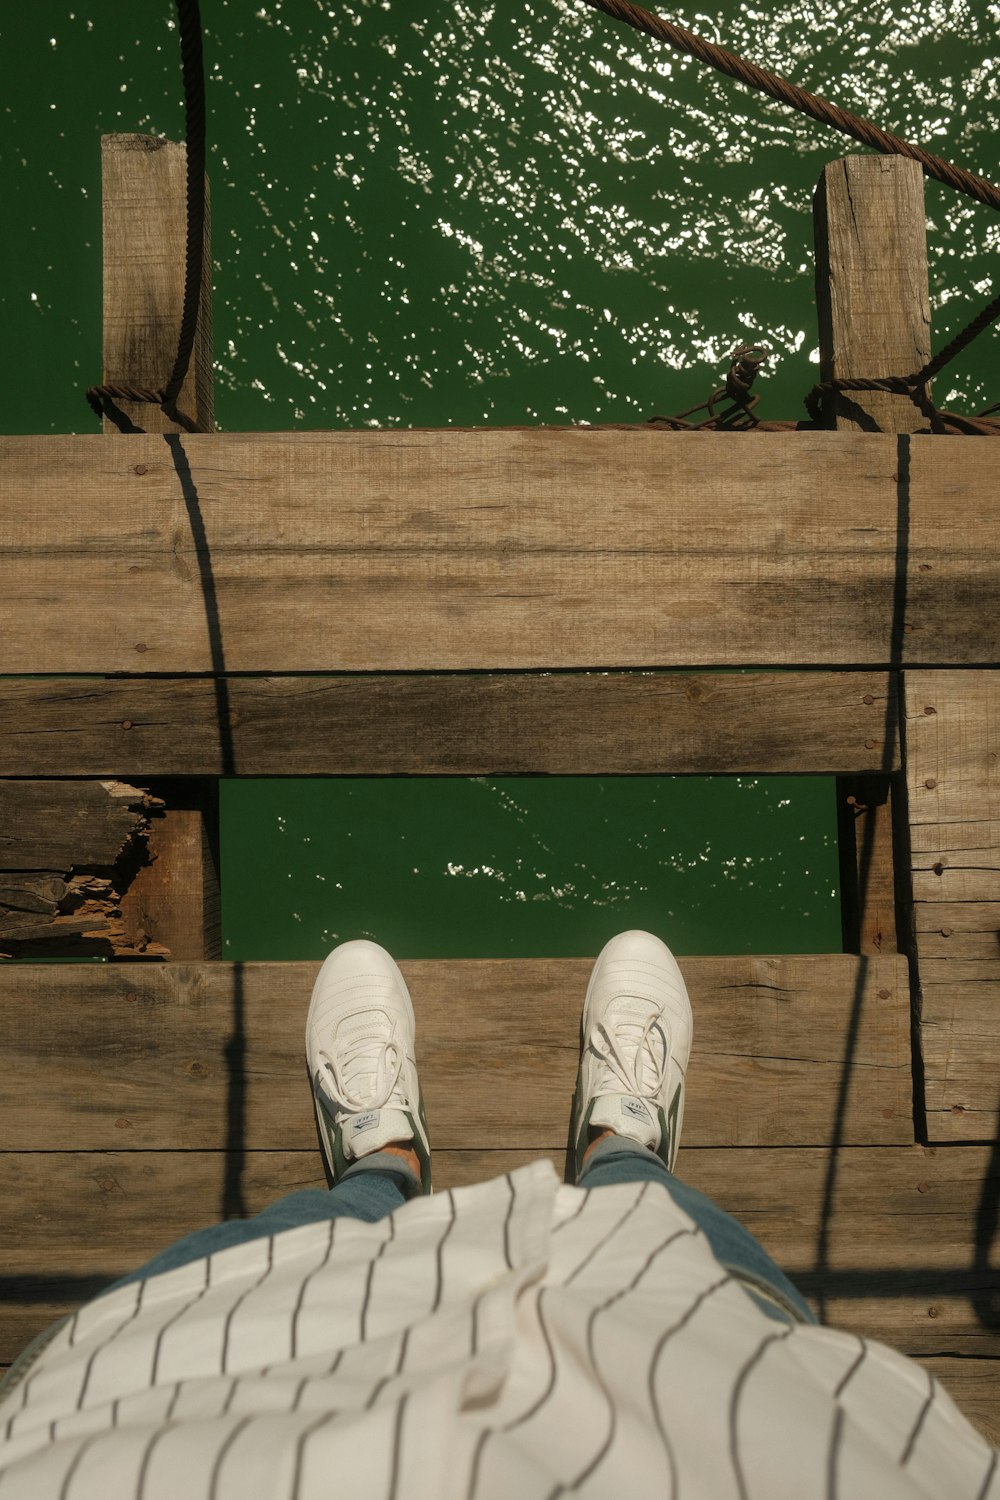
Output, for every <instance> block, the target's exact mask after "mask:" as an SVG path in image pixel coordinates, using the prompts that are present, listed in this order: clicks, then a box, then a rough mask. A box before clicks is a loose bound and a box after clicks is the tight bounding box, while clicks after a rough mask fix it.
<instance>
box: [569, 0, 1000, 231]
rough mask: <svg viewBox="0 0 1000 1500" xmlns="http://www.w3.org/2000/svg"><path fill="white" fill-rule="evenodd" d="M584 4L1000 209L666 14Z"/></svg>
mask: <svg viewBox="0 0 1000 1500" xmlns="http://www.w3.org/2000/svg"><path fill="white" fill-rule="evenodd" d="M584 4H585V5H589V6H591V7H592V9H594V10H600V11H603V12H604V14H605V15H607V16H611V17H612V18H613V19H614V20H616V21H623V22H624V23H625V25H626V26H631V27H633V28H634V30H636V31H644V32H646V33H647V34H648V35H649V36H653V37H656V39H657V40H658V41H661V42H666V43H667V45H668V46H670V47H674V48H676V49H677V51H678V52H684V53H687V55H688V56H689V57H697V58H698V59H699V60H700V61H701V62H706V63H709V64H710V66H711V67H713V68H718V70H719V71H720V72H721V73H728V75H729V77H730V78H735V79H736V80H737V82H738V83H743V84H746V86H747V88H751V89H757V90H759V92H760V93H762V94H769V95H770V97H771V98H772V99H777V100H778V102H779V104H787V105H789V106H790V108H792V109H797V110H799V111H801V113H802V114H804V115H810V116H811V117H812V118H813V119H814V120H819V122H820V123H821V124H822V125H830V126H832V127H833V129H834V130H839V131H840V132H841V133H842V134H843V135H850V136H853V137H854V139H855V140H858V141H861V143H862V145H865V146H871V148H872V149H873V150H874V151H881V152H883V153H884V154H885V155H887V156H892V155H898V156H910V157H912V158H913V160H914V161H918V162H919V163H920V165H921V166H922V167H923V169H924V171H925V172H926V173H927V174H928V176H929V177H936V178H937V180H938V182H944V183H946V184H947V185H948V186H949V187H953V188H955V189H956V191H957V192H959V193H966V194H967V195H968V196H969V197H970V198H976V199H977V200H978V201H979V202H980V203H988V204H989V205H990V207H991V208H996V209H1000V188H998V187H995V186H994V184H993V183H992V182H988V181H987V180H986V178H985V177H978V176H976V175H975V174H974V173H972V172H966V171H965V170H964V169H963V168H962V167H956V166H954V165H953V164H952V163H951V162H947V161H942V159H941V158H940V157H939V156H932V155H931V153H930V152H929V151H925V150H924V149H923V147H922V146H915V145H914V144H913V143H912V142H911V141H904V140H903V139H902V138H901V137H900V136H898V135H893V134H892V133H891V131H888V130H881V129H880V128H879V126H877V125H874V124H873V123H872V121H871V120H864V119H861V118H859V116H858V115H852V114H851V113H850V111H849V110H846V109H838V107H837V106H836V105H835V104H831V103H830V101H829V100H828V99H822V98H820V96H819V95H818V94H810V93H808V92H807V91H806V90H805V89H800V88H798V87H797V86H796V85H795V84H794V83H789V81H788V79H787V78H781V77H779V75H778V74H777V73H768V72H766V71H765V69H763V68H758V67H757V66H756V65H755V64H754V63H750V62H747V61H746V59H745V58H743V57H738V56H737V55H736V53H735V52H729V51H727V49H726V48H725V47H716V46H715V44H714V43H713V42H707V41H706V40H705V39H704V37H700V36H697V35H696V34H695V33H694V32H693V31H687V30H686V29H685V28H684V27H683V26H675V25H674V23H673V22H672V21H666V20H664V18H663V17H662V16H655V15H653V14H652V13H651V12H650V11H648V10H643V9H642V7H641V6H639V5H632V4H631V3H630V0H584Z"/></svg>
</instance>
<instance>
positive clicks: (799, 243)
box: [0, 0, 1000, 431]
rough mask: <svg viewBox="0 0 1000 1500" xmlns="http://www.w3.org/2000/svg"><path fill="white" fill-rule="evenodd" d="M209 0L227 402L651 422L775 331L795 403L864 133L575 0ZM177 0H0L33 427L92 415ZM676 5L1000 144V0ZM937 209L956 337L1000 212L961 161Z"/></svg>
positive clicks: (953, 397) (922, 116)
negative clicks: (838, 184)
mask: <svg viewBox="0 0 1000 1500" xmlns="http://www.w3.org/2000/svg"><path fill="white" fill-rule="evenodd" d="M202 10H203V17H204V21H205V26H206V32H207V35H206V66H207V74H208V78H209V109H210V141H211V157H210V163H211V165H210V171H211V177H212V189H213V204H214V219H215V258H216V276H215V285H216V293H215V317H216V331H217V338H216V347H217V353H218V360H219V368H218V382H219V387H220V389H219V393H218V402H217V406H218V412H219V419H220V422H221V424H222V425H223V426H224V427H225V426H228V427H231V428H234V429H236V428H244V429H254V428H282V427H291V426H296V425H307V426H313V427H323V426H333V425H341V426H342V425H350V426H357V425H360V424H365V423H368V424H370V425H381V426H385V425H399V424H403V425H407V424H415V425H431V426H435V425H443V424H447V423H448V422H449V421H451V422H454V423H456V424H470V423H482V422H537V421H545V422H600V421H609V420H642V419H644V418H645V417H647V416H649V415H651V414H652V413H653V412H654V411H665V410H675V409H679V408H680V407H683V406H688V405H690V404H691V403H692V402H693V401H694V400H696V399H700V398H701V397H702V396H703V395H704V394H705V393H706V392H707V390H708V389H709V388H711V386H712V385H713V384H715V383H716V379H717V376H718V373H719V366H720V364H721V363H722V362H723V361H724V359H725V356H726V355H727V353H728V352H729V351H730V349H732V348H733V347H734V346H735V345H737V344H739V343H743V342H748V341H763V342H765V343H767V344H769V345H770V346H771V347H772V349H773V350H774V357H773V360H772V368H771V372H770V373H769V374H768V375H765V376H764V377H763V379H762V382H761V391H762V394H763V396H764V402H765V410H764V411H763V412H762V414H763V415H765V416H770V417H797V416H800V415H801V414H802V412H801V397H802V394H803V393H804V392H805V390H806V389H808V387H809V385H810V384H811V383H812V381H813V379H814V378H815V365H814V362H815V357H816V352H815V345H816V325H815V315H814V309H813V287H812V226H811V194H812V189H813V186H814V184H815V182H816V179H817V178H818V176H819V174H820V171H821V170H822V167H823V165H824V163H825V162H826V161H828V160H830V159H832V158H833V157H836V156H839V155H843V154H845V153H846V152H849V151H855V150H858V149H860V148H859V147H857V146H856V144H855V143H853V142H851V141H848V140H846V139H845V138H843V137H840V136H838V135H836V133H834V132H831V131H828V130H825V129H824V128H823V127H821V126H819V125H817V124H814V123H813V122H811V121H809V120H806V119H804V118H803V117H800V116H797V115H795V114H793V113H791V112H789V111H787V110H785V109H784V108H783V107H781V106H779V105H777V104H775V103H773V102H771V101H769V100H766V99H764V98H762V97H759V96H757V95H755V94H752V93H750V92H749V91H747V90H745V89H744V88H742V87H741V86H739V85H738V84H735V83H734V82H733V81H731V80H729V79H727V78H724V77H722V76H721V75H719V74H716V73H714V72H713V71H712V70H711V69H708V68H705V67H703V66H702V65H701V64H698V63H695V62H693V61H692V60H690V59H686V58H681V57H679V56H678V55H676V54H674V53H672V52H670V51H669V50H668V49H666V48H664V47H661V46H659V45H657V44H656V43H654V42H653V41H651V40H650V39H648V38H643V37H640V36H637V35H636V34H635V33H632V32H630V31H628V30H627V29H625V28H623V27H621V26H618V25H616V24H614V23H612V22H610V21H609V20H608V19H607V18H606V17H604V16H602V15H599V14H596V13H595V12H593V11H591V10H590V9H589V8H587V7H586V6H584V5H583V4H581V3H579V0H546V3H545V4H544V5H543V4H539V5H535V6H516V7H503V6H499V5H497V4H495V3H487V4H472V3H469V0H427V3H425V4H424V5H422V6H419V7H415V6H413V4H412V0H338V4H336V5H333V4H332V3H321V0H273V3H271V4H266V5H262V6H260V7H258V8H256V9H251V8H249V7H247V6H246V5H244V4H243V3H242V0H240V3H237V0H204V4H203V7H202ZM169 12H170V7H168V6H166V5H164V6H148V7H140V8H138V9H135V8H133V9H131V10H129V11H128V13H127V15H126V14H125V13H124V12H119V11H118V10H117V9H111V10H101V9H98V10H97V11H95V12H93V13H92V14H85V13H84V12H83V11H82V10H80V9H77V7H76V5H75V4H73V3H67V4H65V5H61V4H52V5H48V6H45V7H21V8H17V9H13V10H11V11H10V12H8V13H6V14H5V15H4V17H3V19H2V21H0V34H2V35H3V37H4V40H5V41H6V42H7V43H8V55H16V56H17V57H18V60H19V79H18V84H19V90H20V91H19V92H18V93H17V95H16V97H15V99H14V103H9V104H8V105H7V106H6V112H7V120H8V123H7V138H8V150H7V152H6V154H5V158H4V161H3V164H2V167H0V170H2V172H3V177H4V183H5V191H6V192H7V195H8V201H9V202H10V203H11V205H12V209H13V213H12V223H16V224H17V225H18V226H19V227H18V233H17V235H16V236H15V237H14V238H15V239H16V245H14V246H13V247H12V249H13V253H14V254H15V255H16V257H17V265H18V268H19V270H18V274H17V276H16V278H15V284H14V287H13V288H12V289H11V291H10V294H9V301H10V303H11V305H10V307H9V314H10V315H11V328H12V333H13V338H14V345H15V347H14V349H13V350H12V358H13V360H14V362H15V363H16V365H17V367H18V368H19V369H20V370H22V371H23V372H24V373H25V375H26V376H27V379H26V380H25V381H22V382H20V383H19V384H20V386H21V389H20V390H19V391H18V392H17V393H15V398H14V408H13V413H14V415H13V422H14V427H13V430H25V431H33V430H39V427H40V426H42V428H43V430H44V428H45V427H48V426H49V425H50V424H51V426H52V427H54V428H55V429H56V430H60V429H65V428H77V429H79V430H85V431H89V430H92V427H91V426H89V425H88V418H87V415H86V409H85V408H84V407H83V405H82V396H81V395H80V391H81V388H82V387H83V386H85V385H86V384H88V383H89V382H90V381H91V380H92V379H95V378H96V377H97V374H98V373H99V369H98V366H99V356H98V350H99V315H100V314H99V277H100V184H99V167H98V153H97V135H98V132H99V131H101V130H142V131H151V132H157V133H164V134H170V135H173V136H175V137H177V136H179V135H180V134H181V133H182V128H183V114H182V109H181V97H180V82H179V66H178V61H177V56H176V35H175V33H174V30H173V21H172V19H171V18H170V13H169ZM670 14H672V15H673V16H674V17H675V18H676V19H677V20H679V21H680V22H682V23H683V24H685V25H688V26H691V27H692V28H693V29H695V30H697V31H700V32H701V33H702V34H704V35H706V36H708V37H710V38H712V39H713V40H718V41H721V42H723V43H724V44H725V45H728V46H730V47H731V48H732V49H733V50H735V51H737V52H740V53H743V54H744V55H746V56H747V57H749V58H751V59H753V60H755V61H757V62H759V63H761V64H762V65H763V66H765V67H769V68H772V69H774V70H776V71H778V72H781V73H783V74H785V75H786V76H788V77H790V78H792V79H793V80H794V81H795V82H798V83H800V84H802V85H803V86H804V87H806V88H809V89H811V90H813V91H814V92H818V93H821V94H824V95H826V96H827V97H830V98H832V99H834V100H835V101H836V102H839V103H842V104H844V105H845V106H846V107H848V108H851V109H854V110H857V111H860V112H862V113H868V114H870V115H871V116H872V117H873V118H875V119H876V120H877V121H878V122H879V123H882V124H884V125H885V126H887V127H888V128H890V129H895V130H897V131H899V132H900V133H901V134H903V135H908V136H910V137H911V138H913V139H916V140H919V141H921V142H922V143H924V144H926V145H927V146H928V147H929V149H931V150H934V151H936V152H937V153H939V154H942V155H944V156H950V157H952V158H953V159H954V160H957V161H959V162H961V163H962V164H963V165H965V166H967V167H970V168H972V169H973V170H977V171H982V172H985V173H986V175H987V176H989V175H990V173H991V172H993V171H994V168H995V162H994V160H993V157H994V155H995V153H994V152H993V151H992V148H989V149H987V148H988V147H989V143H990V142H991V141H993V140H995V139H996V132H997V126H998V119H997V116H998V103H997V95H998V90H997V79H996V65H995V56H994V55H993V54H994V53H995V21H996V11H995V6H994V5H993V4H992V3H991V0H969V3H965V0H961V3H953V4H942V3H934V4H930V5H926V4H925V5H921V6H919V7H918V6H916V5H913V4H908V3H907V4H901V3H893V4H885V5H881V6H869V5H857V4H855V5H838V6H823V5H816V4H810V5H807V6H806V8H805V9H803V7H802V6H801V5H800V4H796V5H792V4H790V3H779V4H769V5H767V6H763V7H762V6H748V7H746V8H743V9H736V10H734V9H733V8H731V7H726V8H725V9H722V8H717V9H715V10H712V9H708V10H704V9H702V10H697V11H693V12H687V11H680V12H677V11H670ZM12 97H14V96H12ZM927 204H928V216H929V251H930V262H931V288H932V303H933V306H934V313H935V318H934V325H935V342H936V345H937V346H940V344H941V343H942V342H943V341H944V340H945V338H946V337H948V336H949V335H950V334H952V333H954V332H955V331H957V329H958V328H959V327H960V326H962V325H963V324H964V322H965V321H967V319H968V317H969V316H970V315H971V314H972V312H974V311H975V310H977V302H978V301H980V300H981V299H982V297H983V296H984V295H985V294H986V292H987V290H988V287H989V284H990V278H991V275H992V269H993V267H992V259H993V256H994V252H995V250H996V247H997V243H998V241H1000V226H998V224H997V221H996V218H995V216H993V215H991V213H990V211H989V210H988V209H985V208H982V207H980V206H977V205H975V204H973V203H970V202H969V201H968V200H966V199H964V198H962V197H960V196H959V195H958V194H955V193H953V192H951V191H949V190H947V189H945V188H943V187H941V186H939V185H938V184H936V183H928V185H927ZM29 266H30V274H29V272H28V270H27V269H26V268H27V267H29ZM83 288H86V295H83ZM46 336H47V337H48V339H49V341H50V343H51V345H52V348H51V352H49V351H46V354H45V355H44V357H43V355H42V354H41V353H40V352H39V351H38V343H39V340H40V339H41V340H44V339H45V338H46ZM988 354H989V341H988V339H987V340H983V341H981V342H980V344H979V346H978V347H977V348H976V349H975V350H974V351H972V352H970V353H969V354H967V355H965V356H963V358H962V361H961V363H960V364H959V365H958V366H956V367H955V368H954V370H953V371H950V372H949V373H948V374H947V376H946V377H944V378H943V379H942V381H941V382H940V383H939V389H938V398H939V400H940V401H941V403H942V404H948V405H955V404H956V403H957V404H958V405H959V406H960V407H963V408H964V409H966V410H970V411H972V410H976V409H978V408H979V407H980V406H982V405H986V404H988V403H989V402H990V401H992V400H995V399H996V398H997V396H998V395H1000V393H998V392H997V391H996V390H994V389H993V387H992V385H989V384H988V376H989V373H990V371H989V364H988ZM43 368H44V370H45V372H46V389H47V390H48V391H51V392H53V394H54V403H50V409H49V410H47V411H46V414H45V418H44V422H40V420H39V415H38V406H39V401H38V391H37V388H36V389H34V391H33V382H34V380H35V378H36V376H37V378H38V379H41V373H42V369H43Z"/></svg>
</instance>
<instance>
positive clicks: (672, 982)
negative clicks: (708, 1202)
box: [573, 931, 694, 1180]
mask: <svg viewBox="0 0 1000 1500" xmlns="http://www.w3.org/2000/svg"><path fill="white" fill-rule="evenodd" d="M693 1032H694V1022H693V1017H692V1014H691V1001H690V1000H689V999H688V992H687V988H686V987H685V984H684V979H683V977H682V975H681V971H680V969H679V968H678V967H677V962H676V960H675V958H674V956H673V954H672V953H671V951H670V949H669V948H668V947H667V945H666V944H665V943H662V942H661V941H660V939H659V938H658V937H654V936H653V934H652V933H651V932H638V931H633V932H620V933H619V934H618V935H617V937H613V938H612V939H611V941H610V943H607V944H606V945H605V947H604V948H603V949H602V951H601V953H600V955H599V957H598V959H597V962H596V964H595V965H594V970H593V973H592V974H591V976H590V984H589V985H588V986H587V996H586V999H585V1000H584V1003H583V1019H582V1023H581V1033H580V1052H581V1055H580V1071H579V1074H578V1077H577V1085H576V1094H575V1095H574V1099H573V1157H574V1165H575V1168H576V1179H575V1180H579V1177H580V1173H581V1171H582V1170H583V1157H584V1153H585V1151H586V1150H587V1147H588V1146H589V1145H590V1131H591V1129H592V1128H593V1129H597V1128H601V1129H603V1128H605V1127H608V1128H610V1129H611V1130H613V1131H615V1132H616V1133H617V1134H618V1135H622V1136H627V1137H628V1138H629V1139H630V1140H633V1141H638V1142H640V1144H641V1145H643V1146H648V1147H649V1148H650V1150H652V1151H655V1152H656V1154H657V1156H658V1157H659V1158H660V1160H661V1161H662V1162H663V1163H664V1165H665V1166H666V1167H667V1169H668V1170H669V1171H671V1172H672V1171H673V1169H674V1162H675V1161H676V1159H677V1148H678V1146H679V1145H680V1138H681V1125H682V1123H683V1119H684V1076H685V1073H686V1072H687V1065H688V1058H689V1057H690V1055H691V1039H692V1035H693Z"/></svg>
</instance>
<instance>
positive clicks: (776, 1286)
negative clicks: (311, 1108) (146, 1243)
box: [101, 1136, 816, 1324]
mask: <svg viewBox="0 0 1000 1500" xmlns="http://www.w3.org/2000/svg"><path fill="white" fill-rule="evenodd" d="M618 1182H662V1184H663V1186H664V1187H665V1188H666V1190H667V1192H668V1193H669V1194H670V1196H671V1197H672V1198H673V1200H674V1202H675V1203H676V1204H677V1205H678V1207H679V1208H682V1209H683V1210H684V1212H685V1213H686V1214H688V1215H690V1217H691V1218H692V1219H693V1220H694V1221H695V1223H696V1224H697V1225H698V1226H699V1227H700V1228H701V1230H702V1231H703V1233H704V1235H705V1238H706V1239H707V1240H708V1243H709V1244H710V1245H711V1247H712V1251H713V1253H714V1255H715V1257H716V1259H717V1260H718V1261H719V1262H720V1263H721V1265H722V1266H723V1267H724V1269H726V1270H731V1271H734V1272H736V1273H737V1274H738V1275H739V1277H740V1279H741V1283H742V1284H743V1286H744V1290H746V1292H747V1295H748V1296H750V1297H751V1298H752V1299H753V1301H754V1302H755V1303H756V1304H757V1306H758V1307H759V1308H760V1309H761V1311H762V1312H764V1313H766V1314H767V1316H768V1317H769V1318H773V1319H775V1320H776V1321H778V1322H780V1323H786V1324H788V1323H792V1322H796V1321H798V1322H805V1323H815V1322H816V1319H815V1317H814V1316H813V1314H812V1312H811V1311H810V1308H809V1305H808V1303H807V1302H805V1300H804V1299H803V1297H802V1296H801V1295H800V1293H799V1292H798V1291H796V1289H795V1287H794V1286H793V1285H792V1283H791V1282H790V1281H789V1279H788V1277H787V1276H786V1275H785V1273H784V1272H783V1271H782V1270H781V1269H780V1268H779V1267H778V1266H776V1265H775V1263H774V1261H773V1260H772V1259H771V1257H770V1256H769V1255H768V1254H767V1251H766V1250H765V1249H764V1248H763V1246H762V1245H760V1244H758V1242H757V1241H756V1240H755V1239H754V1237H753V1235H752V1234H751V1233H750V1231H749V1230H748V1229H745V1228H744V1227H743V1225H742V1224H740V1223H738V1221H737V1220H736V1219H734V1218H732V1217H731V1216H730V1215H729V1214H727V1213H726V1212H725V1211H724V1210H723V1209H721V1208H719V1207H718V1205H717V1204H715V1203H713V1202H712V1200H711V1198H708V1197H706V1195H705V1194H704V1193H702V1192H699V1191H698V1189H697V1188H693V1187H691V1186H689V1184H688V1183H686V1182H681V1180H680V1178H678V1177H675V1176H674V1175H673V1174H672V1173H671V1172H668V1171H667V1169H666V1167H665V1166H664V1165H663V1163H662V1161H661V1160H660V1158H659V1157H658V1156H657V1155H656V1154H655V1153H654V1152H652V1151H649V1150H647V1148H646V1147H645V1146H640V1145H639V1144H638V1142H636V1141H627V1140H625V1139H624V1138H623V1137H621V1136H608V1137H607V1138H606V1139H605V1140H603V1141H601V1142H600V1144H599V1145H597V1146H595V1147H594V1149H593V1151H592V1152H591V1153H590V1155H589V1157H588V1158H587V1164H586V1166H585V1167H584V1169H583V1171H582V1172H581V1174H580V1179H579V1186H580V1187H583V1188H588V1189H589V1188H600V1187H608V1186H610V1185H612V1184H613V1183H618ZM419 1193H420V1182H419V1179H418V1178H417V1176H416V1174H415V1173H414V1172H412V1171H411V1170H410V1168H409V1166H408V1165H407V1163H406V1162H405V1161H403V1159H402V1157H399V1156H394V1155H393V1154H392V1153H391V1152H389V1151H378V1152H373V1153H372V1155H371V1156H364V1157H362V1158H361V1160H360V1161H357V1162H355V1163H354V1164H353V1166H351V1167H349V1168H348V1169H347V1171H346V1172H345V1173H344V1175H343V1177H342V1178H341V1179H340V1181H339V1182H338V1183H337V1184H336V1186H335V1187H333V1188H332V1189H331V1190H330V1191H329V1192H325V1191H323V1190H322V1189H320V1188H304V1189H303V1190H302V1191H301V1192H298V1193H289V1194H288V1196H287V1197H285V1198H279V1199H278V1201H277V1202H276V1203H272V1204H271V1205H270V1206H269V1207H268V1208H265V1209H264V1210H263V1212H262V1213H259V1214H257V1215H255V1217H254V1218H252V1219H229V1220H227V1221H226V1222H225V1223H224V1224H212V1225H211V1226H210V1227H209V1228H208V1229H196V1230H195V1231H194V1233H193V1234H187V1235H185V1236H184V1238H183V1239H180V1240H176V1241H175V1242H174V1244H172V1245H168V1246H167V1248H166V1249H165V1250H161V1251H160V1253H159V1255H154V1256H153V1259H152V1260H149V1261H147V1262H146V1264H145V1265H143V1266H140V1267H139V1268H138V1269H137V1270H135V1271H131V1272H130V1273H129V1275H128V1276H123V1277H122V1279H121V1280H120V1281H116V1282H115V1283H114V1285H113V1286H110V1287H106V1288H105V1291H104V1292H102V1293H101V1295H102V1296H105V1295H106V1294H107V1292H110V1291H114V1290H115V1288H116V1287H120V1286H126V1285H127V1284H128V1283H129V1282H130V1281H140V1280H142V1279H143V1278H144V1277H146V1276H157V1275H159V1273H160V1272H161V1271H173V1270H175V1269H176V1268H177V1267H178V1266H184V1265H187V1264H188V1262H189V1261H192V1260H200V1259H201V1257H202V1256H203V1255H214V1254H215V1253H216V1252H217V1251H219V1250H227V1249H228V1248H229V1247H230V1245H242V1244H244V1243H245V1242H246V1241H247V1240H256V1239H260V1238H261V1237H263V1236H267V1235H271V1234H279V1233H280V1232H281V1231H282V1230H283V1229H295V1228H297V1227H298V1226H299V1225H300V1224H317V1223H320V1222H325V1221H327V1220H329V1219H339V1218H345V1217H346V1218H350V1219H363V1220H364V1221H365V1223H367V1224H374V1223H375V1221H376V1220H377V1219H383V1218H385V1217H386V1216H387V1215H388V1214H391V1213H393V1212H394V1211H395V1210H396V1209H397V1208H401V1207H402V1206H403V1204H404V1203H405V1202H406V1201H407V1200H408V1199H409V1198H414V1197H417V1196H419ZM747 1281H751V1282H753V1283H755V1284H757V1285H758V1286H759V1288H760V1295H755V1293H754V1291H753V1290H752V1289H751V1288H750V1287H748V1286H747V1285H746V1283H747ZM770 1297H775V1298H776V1299H777V1301H778V1302H779V1303H780V1304H782V1305H781V1306H780V1307H779V1306H776V1305H775V1303H774V1302H773V1301H771V1300H769V1298H770Z"/></svg>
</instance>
